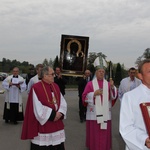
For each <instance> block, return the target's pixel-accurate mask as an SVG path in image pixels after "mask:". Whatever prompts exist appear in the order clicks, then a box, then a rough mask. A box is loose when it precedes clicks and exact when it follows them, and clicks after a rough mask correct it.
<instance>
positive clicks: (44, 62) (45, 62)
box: [42, 58, 49, 66]
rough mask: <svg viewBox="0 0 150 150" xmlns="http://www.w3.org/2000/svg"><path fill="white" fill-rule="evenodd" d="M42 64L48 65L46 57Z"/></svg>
mask: <svg viewBox="0 0 150 150" xmlns="http://www.w3.org/2000/svg"><path fill="white" fill-rule="evenodd" d="M42 64H43V66H49V63H48V60H47V59H46V58H45V59H44V61H43V63H42Z"/></svg>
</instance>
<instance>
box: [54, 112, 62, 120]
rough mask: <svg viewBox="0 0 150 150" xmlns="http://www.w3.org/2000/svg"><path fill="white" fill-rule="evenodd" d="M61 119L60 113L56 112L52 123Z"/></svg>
mask: <svg viewBox="0 0 150 150" xmlns="http://www.w3.org/2000/svg"><path fill="white" fill-rule="evenodd" d="M61 117H62V113H60V112H56V116H55V119H54V121H57V120H59V119H60V118H61Z"/></svg>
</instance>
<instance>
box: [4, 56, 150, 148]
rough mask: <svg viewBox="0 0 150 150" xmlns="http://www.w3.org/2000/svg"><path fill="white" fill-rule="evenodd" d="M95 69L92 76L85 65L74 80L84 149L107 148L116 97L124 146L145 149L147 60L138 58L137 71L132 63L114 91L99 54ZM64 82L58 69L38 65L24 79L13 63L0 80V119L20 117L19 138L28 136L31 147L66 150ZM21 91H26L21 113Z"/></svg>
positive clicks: (148, 141) (149, 89) (13, 120)
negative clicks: (0, 107) (0, 105)
mask: <svg viewBox="0 0 150 150" xmlns="http://www.w3.org/2000/svg"><path fill="white" fill-rule="evenodd" d="M94 67H95V74H94V75H92V73H91V72H90V70H88V69H87V70H85V72H84V74H83V77H80V78H79V79H78V96H79V120H80V122H81V123H83V122H84V121H86V133H85V134H86V142H85V143H86V147H87V148H88V149H89V150H111V149H112V135H111V134H112V131H111V126H112V123H111V110H112V106H113V105H114V102H116V100H117V99H119V100H120V118H119V119H120V120H119V129H118V130H119V131H120V135H121V136H122V138H123V140H124V142H125V144H126V148H125V149H126V150H148V149H150V138H149V136H150V135H148V131H147V128H146V127H147V125H146V124H145V122H144V119H143V114H142V111H141V108H140V104H142V103H149V102H150V100H149V99H150V98H149V95H150V60H149V59H146V60H144V61H142V62H141V64H140V65H139V66H138V74H137V70H136V69H135V68H134V67H131V68H130V69H129V71H128V74H129V76H128V77H126V78H124V79H122V80H121V82H120V85H119V87H118V89H117V87H116V86H115V84H114V81H113V80H112V78H110V79H109V81H107V80H106V79H105V67H104V65H103V60H102V58H101V57H97V58H96V59H95V61H94ZM66 84H67V80H66V79H65V78H64V76H62V74H61V68H60V67H56V68H55V70H53V69H52V68H51V67H49V66H43V65H42V64H37V66H36V73H35V70H34V68H31V69H30V73H29V74H28V75H27V77H26V79H24V78H23V77H21V76H20V75H19V68H18V67H15V68H13V70H12V75H10V76H8V77H7V78H6V79H5V80H4V81H3V82H2V86H3V88H4V89H5V93H4V94H5V103H4V113H3V119H4V120H5V123H10V124H15V125H16V124H17V123H18V121H23V125H22V133H21V139H22V140H26V139H30V140H31V145H30V150H65V140H66V135H65V127H64V123H63V120H64V119H65V118H66V114H67V102H66V100H65V88H66ZM24 91H27V94H28V99H27V104H26V108H25V113H23V100H22V92H24ZM148 109H149V108H148V107H147V111H149V110H148ZM145 115H146V114H145ZM149 119H150V117H149ZM149 126H150V124H149Z"/></svg>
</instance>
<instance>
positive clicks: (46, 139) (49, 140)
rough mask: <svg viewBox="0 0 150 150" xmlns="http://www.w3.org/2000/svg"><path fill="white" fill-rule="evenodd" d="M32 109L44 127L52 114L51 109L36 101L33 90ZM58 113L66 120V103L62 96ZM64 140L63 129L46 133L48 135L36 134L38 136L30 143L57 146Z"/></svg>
mask: <svg viewBox="0 0 150 150" xmlns="http://www.w3.org/2000/svg"><path fill="white" fill-rule="evenodd" d="M52 95H53V94H52ZM33 107H34V114H35V117H36V119H37V120H38V121H39V123H40V124H41V125H44V124H45V123H46V122H47V121H48V119H49V117H50V115H51V113H52V108H50V107H47V106H44V105H42V103H41V102H40V101H39V100H38V97H37V96H36V93H35V92H34V90H33ZM55 107H57V106H55ZM58 112H60V113H62V114H64V118H66V113H67V103H66V101H65V99H64V97H63V96H62V94H61V100H60V108H59V110H58ZM65 139H66V137H65V131H64V129H63V130H60V131H57V132H53V133H48V134H41V133H38V136H36V137H34V139H33V140H31V142H32V143H34V144H37V145H40V146H42V145H43V146H45V145H46V146H49V145H58V144H60V143H62V142H65Z"/></svg>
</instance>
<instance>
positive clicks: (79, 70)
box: [60, 35, 89, 76]
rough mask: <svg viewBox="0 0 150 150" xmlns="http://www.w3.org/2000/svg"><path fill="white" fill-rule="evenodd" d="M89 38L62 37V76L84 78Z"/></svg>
mask: <svg viewBox="0 0 150 150" xmlns="http://www.w3.org/2000/svg"><path fill="white" fill-rule="evenodd" d="M88 47H89V37H85V36H75V35H62V36H61V49H60V64H61V70H62V74H63V75H66V76H82V75H83V73H84V71H85V69H86V66H87V55H88Z"/></svg>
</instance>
